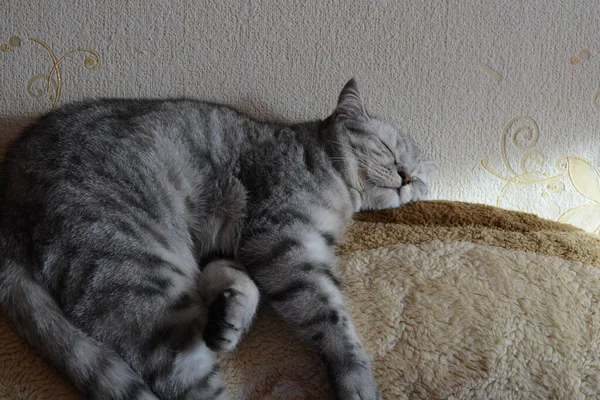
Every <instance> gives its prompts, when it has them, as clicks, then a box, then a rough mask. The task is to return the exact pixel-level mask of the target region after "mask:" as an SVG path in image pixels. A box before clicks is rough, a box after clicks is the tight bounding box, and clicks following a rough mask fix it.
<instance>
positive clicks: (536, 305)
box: [0, 201, 600, 400]
mask: <svg viewBox="0 0 600 400" xmlns="http://www.w3.org/2000/svg"><path fill="white" fill-rule="evenodd" d="M338 268H339V272H340V275H341V276H342V278H343V281H344V286H345V288H344V291H345V296H346V298H347V303H348V307H349V309H350V310H351V313H352V315H353V318H354V320H355V322H356V325H357V327H358V330H359V332H360V335H361V336H362V340H363V343H364V345H365V347H366V349H367V351H368V352H369V353H370V354H371V356H372V358H373V365H374V368H375V372H376V375H377V379H378V381H379V385H380V388H381V393H382V396H383V398H384V399H403V398H426V399H448V398H450V399H459V398H460V399H464V398H478V399H480V398H497V399H500V398H501V399H510V398H528V399H532V398H540V399H548V398H556V399H583V398H598V397H600V348H599V347H600V301H599V300H600V240H599V238H598V237H597V236H593V235H591V234H587V233H585V232H583V231H580V230H578V229H576V228H574V227H571V226H568V225H562V224H558V223H554V222H550V221H546V220H542V219H539V218H537V217H535V216H533V215H529V214H523V213H517V212H510V211H505V210H501V209H499V208H494V207H489V206H483V205H475V204H465V203H457V202H444V201H431V202H420V203H416V204H412V205H409V206H407V207H404V208H402V209H399V210H390V211H381V212H376V213H365V214H359V215H358V216H357V217H356V218H355V220H354V222H353V223H352V224H351V226H350V227H349V229H348V230H347V232H346V238H345V241H344V243H343V244H342V245H341V247H340V249H339V266H338ZM222 371H223V374H224V375H225V377H226V379H227V380H228V383H229V392H230V393H231V395H232V397H233V398H234V399H253V400H254V399H256V400H258V399H329V398H332V397H331V387H330V385H329V382H328V380H327V377H326V374H325V370H324V368H323V366H322V365H321V364H320V363H319V362H318V360H317V357H316V356H315V355H314V354H313V353H312V352H311V351H310V350H309V349H308V348H307V347H305V346H304V345H303V344H302V343H300V342H299V341H298V340H296V339H295V337H294V336H293V335H292V334H291V332H290V331H289V330H288V329H287V328H286V327H285V326H284V325H283V324H282V323H281V322H280V321H279V320H278V319H277V317H276V316H275V315H274V314H273V312H272V311H271V310H270V309H269V308H268V306H266V305H265V306H263V307H262V308H261V310H260V312H259V316H258V318H257V320H256V322H255V324H254V326H253V328H252V330H251V332H250V333H249V335H248V336H247V337H246V338H245V339H244V341H243V342H242V343H241V344H240V346H239V347H238V349H237V350H236V351H235V352H233V353H231V354H229V355H228V356H227V357H225V359H224V360H223V366H222ZM0 397H1V398H19V399H76V398H81V395H80V394H78V392H77V391H76V390H75V389H74V388H73V387H72V386H71V385H70V384H69V383H68V382H67V381H66V380H65V378H63V377H62V376H61V374H60V373H59V372H57V371H56V370H54V369H53V368H51V367H49V366H48V365H47V364H46V363H45V362H44V361H42V360H41V359H40V358H38V357H37V356H36V355H35V354H34V353H33V352H32V351H31V350H30V349H29V347H28V346H27V344H25V343H24V342H23V341H22V340H21V339H19V338H17V336H15V334H14V332H13V330H12V328H11V327H10V324H9V323H7V322H6V321H5V320H4V319H1V318H0Z"/></svg>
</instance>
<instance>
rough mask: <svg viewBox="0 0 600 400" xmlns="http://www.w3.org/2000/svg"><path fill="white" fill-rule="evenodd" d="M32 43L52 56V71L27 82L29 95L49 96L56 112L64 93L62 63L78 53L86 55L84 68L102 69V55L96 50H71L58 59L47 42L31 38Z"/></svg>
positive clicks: (52, 108)
mask: <svg viewBox="0 0 600 400" xmlns="http://www.w3.org/2000/svg"><path fill="white" fill-rule="evenodd" d="M29 40H30V41H32V42H34V43H37V44H39V45H40V46H42V47H43V48H44V49H45V50H46V52H47V53H48V56H50V60H51V62H52V66H51V68H50V71H49V72H48V73H47V74H41V75H35V76H32V77H31V78H30V79H29V81H27V93H28V94H29V95H30V96H31V97H33V98H39V97H42V96H43V95H44V93H46V94H47V99H48V101H49V102H50V104H51V107H50V109H51V110H54V109H55V108H56V105H57V104H58V101H59V100H60V95H61V92H62V86H63V81H62V72H61V69H60V66H61V63H62V62H63V61H64V60H65V59H66V58H67V57H69V56H70V55H72V54H76V53H83V54H85V55H86V56H85V58H84V59H83V66H84V68H86V69H89V70H95V69H98V68H99V67H100V55H99V54H98V53H97V52H95V51H94V50H90V49H86V48H77V49H75V50H71V51H69V52H67V53H65V54H63V55H62V56H61V57H56V55H55V54H54V51H53V50H52V48H51V47H50V46H49V45H48V44H47V43H45V42H43V41H41V40H40V39H36V38H29ZM40 83H41V85H42V87H41V88H39V87H38V85H39V84H40Z"/></svg>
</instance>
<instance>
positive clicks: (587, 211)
mask: <svg viewBox="0 0 600 400" xmlns="http://www.w3.org/2000/svg"><path fill="white" fill-rule="evenodd" d="M539 138H540V131H539V128H538V126H537V123H536V122H535V120H533V118H530V117H517V118H514V119H512V120H510V121H509V122H508V123H507V124H506V126H505V127H504V132H503V135H502V137H501V141H500V155H501V158H502V162H503V165H504V168H505V169H506V172H507V174H506V175H505V174H503V173H500V172H497V171H495V170H493V169H492V168H490V167H489V166H488V163H487V162H486V161H485V160H483V161H482V162H481V164H482V165H483V167H484V168H485V169H486V170H487V171H488V172H490V173H491V174H493V175H494V176H496V177H498V178H499V179H502V180H503V181H504V182H505V183H504V185H503V186H502V188H501V189H500V192H499V194H498V197H497V199H496V205H497V206H498V207H503V208H512V209H516V210H520V211H528V212H534V213H538V214H541V215H544V216H546V217H549V218H553V219H556V220H557V221H560V222H564V223H570V224H573V225H575V226H578V227H580V228H582V229H585V230H587V231H589V232H594V233H597V234H600V170H598V168H597V167H596V166H594V164H593V163H592V162H591V161H590V160H586V159H584V158H581V157H577V156H562V157H559V158H557V159H556V160H555V161H554V162H548V160H547V159H546V156H545V155H544V154H543V153H542V152H541V151H539V150H536V145H538V141H539ZM509 146H512V147H514V148H515V149H516V150H518V151H519V152H521V153H522V154H521V156H520V157H519V159H518V164H517V161H512V162H514V163H515V165H514V166H513V164H512V162H511V160H510V157H509V153H508V147H509ZM516 165H518V167H517V166H516ZM530 189H531V190H533V192H534V193H535V191H537V192H538V193H539V196H540V198H541V199H538V200H539V202H537V204H536V205H538V206H541V208H539V207H538V208H537V209H536V208H535V207H532V209H530V208H529V207H528V205H527V204H524V202H523V194H525V193H527V192H531V190H530ZM565 194H568V195H569V196H568V197H569V199H568V200H565V199H564V197H565ZM560 197H563V198H560Z"/></svg>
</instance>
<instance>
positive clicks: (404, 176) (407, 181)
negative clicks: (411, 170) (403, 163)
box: [398, 171, 412, 186]
mask: <svg viewBox="0 0 600 400" xmlns="http://www.w3.org/2000/svg"><path fill="white" fill-rule="evenodd" d="M398 173H399V174H400V178H402V186H405V185H410V183H411V182H412V178H411V177H410V176H408V175H407V174H406V173H405V172H402V171H400V172H398Z"/></svg>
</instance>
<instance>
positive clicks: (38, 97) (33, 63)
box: [0, 0, 600, 233]
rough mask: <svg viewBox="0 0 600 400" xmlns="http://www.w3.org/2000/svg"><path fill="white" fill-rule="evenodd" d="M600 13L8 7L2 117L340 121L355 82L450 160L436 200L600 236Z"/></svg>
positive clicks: (573, 6)
mask: <svg viewBox="0 0 600 400" xmlns="http://www.w3.org/2000/svg"><path fill="white" fill-rule="evenodd" d="M599 21H600V3H599V2H597V1H595V0H569V1H565V0H548V1H544V0H539V1H494V2H492V1H485V2H484V1H474V0H460V1H459V0H446V1H413V2H408V1H405V2H400V1H371V2H366V1H361V0H352V1H345V2H342V1H328V2H318V1H313V0H308V1H293V2H291V1H288V2H284V1H268V0H259V1H253V2H246V1H217V0H213V1H197V2H193V1H189V0H187V1H181V0H180V1H176V0H173V1H153V2H149V1H116V0H106V1H102V2H101V1H96V2H90V1H84V0H47V1H43V2H42V1H35V0H9V1H8V4H6V3H4V4H3V5H2V6H1V10H0V43H1V46H0V90H1V92H0V117H2V118H3V119H2V124H0V128H1V127H4V128H3V129H4V134H5V135H7V134H8V133H7V132H8V129H10V127H11V126H12V127H14V126H18V125H19V124H20V123H21V121H22V119H21V118H22V117H23V116H29V115H34V114H38V113H40V112H44V111H47V110H49V109H51V108H53V107H55V106H57V105H60V104H63V103H66V102H69V101H72V100H76V99H81V98H85V97H90V96H127V97H131V96H136V97H137V96H148V97H159V96H193V97H198V98H203V99H210V100H213V101H220V102H226V103H229V104H232V105H235V106H237V107H239V108H241V109H242V110H244V111H247V112H249V113H251V114H252V115H254V116H257V117H260V118H276V119H286V120H300V119H306V118H314V117H324V116H326V115H327V114H328V113H329V112H330V111H331V109H332V107H333V105H334V103H335V99H336V96H337V93H338V91H339V89H340V88H341V86H342V85H343V84H344V82H345V81H346V80H347V79H348V78H349V77H351V76H354V77H356V78H357V79H358V82H359V85H360V86H361V88H362V92H363V95H364V97H365V98H366V102H367V107H368V108H369V110H370V111H371V112H374V113H375V114H378V115H381V116H384V117H386V118H387V119H389V120H391V121H393V122H394V123H396V124H397V125H398V126H400V127H402V128H403V129H405V130H406V131H408V132H410V133H411V134H412V135H413V136H414V137H415V139H416V140H417V141H418V142H419V143H421V145H422V147H423V151H424V154H425V155H426V156H427V157H428V158H430V159H433V160H436V161H438V163H439V164H440V172H439V175H438V178H437V180H436V182H435V187H434V191H435V196H436V197H437V198H443V199H453V200H462V201H470V202H481V203H488V204H493V205H500V206H502V207H506V208H515V209H520V210H523V211H529V212H535V213H537V214H539V215H541V216H543V217H546V218H550V219H555V220H561V221H565V222H570V223H573V224H576V225H578V226H581V227H583V228H585V229H587V230H589V231H595V232H597V233H600V172H599V170H598V166H599V165H600V74H599V72H600V53H599V50H600V40H599V38H600V31H599V28H598V26H599V25H598V22H599Z"/></svg>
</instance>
